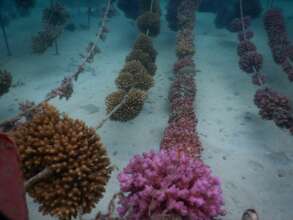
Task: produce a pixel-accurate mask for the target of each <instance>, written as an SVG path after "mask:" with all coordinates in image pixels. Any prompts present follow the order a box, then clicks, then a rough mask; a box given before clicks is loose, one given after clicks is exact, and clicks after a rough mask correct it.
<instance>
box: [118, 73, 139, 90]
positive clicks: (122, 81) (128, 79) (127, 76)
mask: <svg viewBox="0 0 293 220" xmlns="http://www.w3.org/2000/svg"><path fill="white" fill-rule="evenodd" d="M115 83H116V85H117V87H118V88H119V89H122V90H125V91H128V90H129V89H130V88H132V86H133V85H134V75H132V74H131V73H128V72H122V73H120V74H119V76H118V77H117V78H116V80H115Z"/></svg>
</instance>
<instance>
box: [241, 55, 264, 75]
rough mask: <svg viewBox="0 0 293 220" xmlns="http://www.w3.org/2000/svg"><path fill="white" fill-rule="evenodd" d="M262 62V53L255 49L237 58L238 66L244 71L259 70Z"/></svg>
mask: <svg viewBox="0 0 293 220" xmlns="http://www.w3.org/2000/svg"><path fill="white" fill-rule="evenodd" d="M262 63H263V58H262V55H261V54H259V53H258V52H256V51H251V52H247V53H244V54H243V55H242V56H241V57H240V60H239V66H240V68H241V69H242V70H243V71H244V72H246V73H253V72H255V71H256V72H258V71H260V69H261V67H262Z"/></svg>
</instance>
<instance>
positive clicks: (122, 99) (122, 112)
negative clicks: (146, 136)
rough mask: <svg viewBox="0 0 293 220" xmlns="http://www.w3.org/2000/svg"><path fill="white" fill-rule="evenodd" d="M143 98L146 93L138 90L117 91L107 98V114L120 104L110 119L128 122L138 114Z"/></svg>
mask: <svg viewBox="0 0 293 220" xmlns="http://www.w3.org/2000/svg"><path fill="white" fill-rule="evenodd" d="M145 97H146V92H145V91H142V90H139V89H131V90H130V91H129V92H125V91H123V90H118V91H116V92H113V93H111V94H110V95H109V96H107V98H106V106H107V112H108V113H110V112H111V111H112V110H113V109H114V108H115V107H116V106H118V105H119V104H120V103H122V105H121V106H120V107H119V108H118V109H117V111H115V112H114V113H113V114H112V115H111V117H110V118H111V119H112V120H114V121H129V120H131V119H134V118H135V117H136V116H137V115H138V114H139V113H140V111H141V110H142V107H143V104H144V100H145Z"/></svg>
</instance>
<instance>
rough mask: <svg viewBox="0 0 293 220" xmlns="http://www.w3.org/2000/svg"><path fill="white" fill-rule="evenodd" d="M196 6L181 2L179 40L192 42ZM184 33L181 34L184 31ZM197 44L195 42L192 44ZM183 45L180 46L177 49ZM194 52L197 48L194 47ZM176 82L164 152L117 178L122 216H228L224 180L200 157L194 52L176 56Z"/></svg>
mask: <svg viewBox="0 0 293 220" xmlns="http://www.w3.org/2000/svg"><path fill="white" fill-rule="evenodd" d="M195 8H196V4H195V2H194V1H192V0H183V1H182V2H181V4H180V5H179V7H178V21H179V31H180V30H181V31H184V30H185V31H184V33H190V35H187V34H180V35H177V36H178V37H181V38H186V39H178V38H177V49H178V44H180V42H184V41H185V42H190V40H191V39H192V41H193V36H192V34H191V33H192V31H193V22H194V12H195ZM181 33H182V32H181ZM190 45H192V47H194V46H193V43H190ZM179 46H181V45H179ZM192 49H193V48H192ZM177 56H178V61H177V62H176V64H175V65H174V73H175V80H174V81H173V84H172V86H171V89H170V94H169V101H170V107H171V108H170V110H171V111H170V117H169V124H168V126H167V128H166V129H165V132H164V135H163V138H162V142H161V146H160V147H161V150H160V151H159V152H155V151H151V152H148V153H144V154H143V155H142V156H139V155H137V156H134V158H133V159H132V160H131V161H130V162H129V164H128V165H127V166H126V168H124V169H123V171H122V172H121V173H120V174H119V176H118V180H119V182H120V188H121V191H122V192H123V196H122V198H121V199H120V201H119V204H120V207H119V208H118V213H119V215H120V216H122V217H126V218H127V219H131V220H144V219H151V217H152V216H158V215H159V216H160V215H161V216H177V217H180V218H182V219H194V220H211V219H213V218H215V217H217V216H219V215H224V214H225V211H224V210H223V204H224V202H223V196H222V190H221V186H220V181H219V179H218V178H217V177H214V176H212V174H211V170H210V168H209V167H208V166H207V165H205V164H204V163H203V161H202V160H201V159H200V158H199V157H200V155H201V143H200V140H199V137H198V135H197V132H196V125H197V119H196V115H195V112H194V108H193V104H194V97H195V94H196V87H195V81H194V76H195V73H196V71H195V64H194V62H193V60H192V56H191V55H190V54H188V55H185V56H184V55H183V56H182V54H178V53H177Z"/></svg>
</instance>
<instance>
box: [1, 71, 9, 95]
mask: <svg viewBox="0 0 293 220" xmlns="http://www.w3.org/2000/svg"><path fill="white" fill-rule="evenodd" d="M11 84H12V76H11V73H9V72H8V71H6V70H0V96H2V95H4V94H5V93H7V92H9V89H10V87H11Z"/></svg>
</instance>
